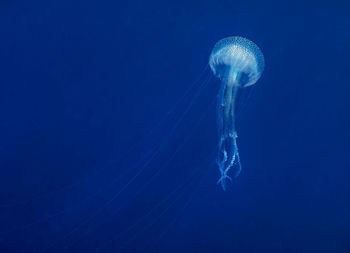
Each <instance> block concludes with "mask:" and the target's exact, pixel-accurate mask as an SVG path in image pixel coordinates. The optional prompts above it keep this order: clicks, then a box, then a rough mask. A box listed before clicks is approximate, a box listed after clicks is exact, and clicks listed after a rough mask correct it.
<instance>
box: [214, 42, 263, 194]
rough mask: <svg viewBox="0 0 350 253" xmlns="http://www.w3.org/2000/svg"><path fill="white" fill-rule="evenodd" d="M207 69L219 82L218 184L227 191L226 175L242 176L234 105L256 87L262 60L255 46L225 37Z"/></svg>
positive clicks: (260, 53) (216, 45)
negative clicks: (245, 92)
mask: <svg viewBox="0 0 350 253" xmlns="http://www.w3.org/2000/svg"><path fill="white" fill-rule="evenodd" d="M209 65H210V68H211V70H212V71H213V73H214V75H215V76H216V77H218V78H219V79H220V80H221V87H220V90H219V94H218V101H217V124H218V135H219V136H218V138H219V143H218V157H217V164H218V167H219V170H220V174H221V176H220V178H219V180H218V184H219V183H221V186H222V188H223V190H226V180H227V179H229V180H231V177H230V176H229V174H228V172H229V171H230V170H233V169H234V174H233V175H234V177H237V176H238V175H239V173H240V172H241V162H240V158H239V153H238V146H237V131H236V127H235V118H236V101H237V97H238V96H239V92H240V90H241V89H244V88H246V87H248V86H251V85H253V84H255V83H256V82H257V81H258V79H259V78H260V76H261V73H262V71H263V70H264V56H263V54H262V52H261V50H260V49H259V47H258V46H257V45H255V44H254V43H253V42H251V41H250V40H247V39H245V38H242V37H228V38H225V39H222V40H220V41H219V42H217V43H216V44H215V46H214V48H213V50H212V52H211V55H210V59H209Z"/></svg>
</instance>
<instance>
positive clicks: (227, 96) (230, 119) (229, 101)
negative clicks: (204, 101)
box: [217, 69, 241, 190]
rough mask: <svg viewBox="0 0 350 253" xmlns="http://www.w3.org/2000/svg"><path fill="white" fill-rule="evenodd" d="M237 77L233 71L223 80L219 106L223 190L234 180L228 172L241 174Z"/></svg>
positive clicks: (219, 163) (221, 182) (219, 164)
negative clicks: (236, 113) (236, 108)
mask: <svg viewBox="0 0 350 253" xmlns="http://www.w3.org/2000/svg"><path fill="white" fill-rule="evenodd" d="M236 77H237V73H235V72H234V70H233V69H231V70H230V71H229V73H228V75H226V77H225V78H223V80H222V83H221V87H220V92H219V96H218V104H217V121H218V134H219V144H218V158H217V163H218V167H219V170H220V174H221V177H220V178H219V180H218V182H217V183H218V184H221V186H222V189H223V190H226V180H227V179H228V180H232V179H231V177H230V176H229V175H228V172H229V171H230V170H231V169H233V168H234V169H235V173H234V177H237V176H238V175H239V173H240V172H241V163H240V158H239V153H238V146H237V141H236V139H237V132H236V129H235V102H236V97H237V93H238V90H239V85H238V83H237V81H236Z"/></svg>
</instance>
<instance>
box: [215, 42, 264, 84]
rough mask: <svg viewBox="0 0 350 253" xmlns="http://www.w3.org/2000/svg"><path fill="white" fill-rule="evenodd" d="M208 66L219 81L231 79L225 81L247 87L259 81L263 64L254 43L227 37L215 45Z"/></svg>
mask: <svg viewBox="0 0 350 253" xmlns="http://www.w3.org/2000/svg"><path fill="white" fill-rule="evenodd" d="M209 65H210V68H211V70H212V71H213V73H214V75H215V76H216V77H218V78H219V79H221V80H223V79H231V80H227V81H228V82H231V83H233V85H235V86H240V87H247V86H250V85H253V84H255V83H256V82H257V81H258V80H259V78H260V76H261V73H262V72H263V70H264V65H265V62H264V56H263V54H262V52H261V50H260V48H259V47H258V46H257V45H256V44H255V43H254V42H252V41H250V40H248V39H245V38H243V37H228V38H224V39H222V40H220V41H218V42H217V43H216V44H215V46H214V48H213V50H212V52H211V55H210V58H209ZM233 79H235V80H233Z"/></svg>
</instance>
